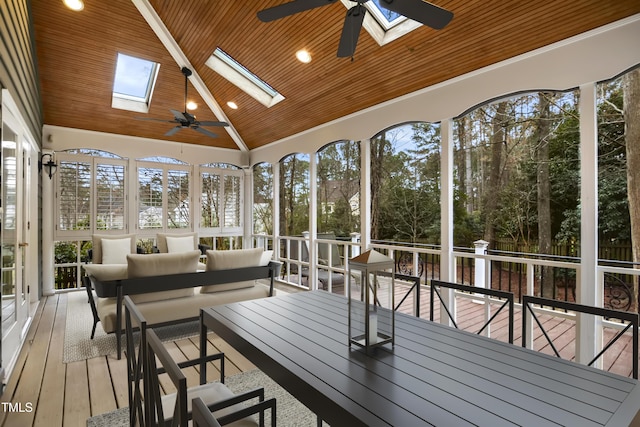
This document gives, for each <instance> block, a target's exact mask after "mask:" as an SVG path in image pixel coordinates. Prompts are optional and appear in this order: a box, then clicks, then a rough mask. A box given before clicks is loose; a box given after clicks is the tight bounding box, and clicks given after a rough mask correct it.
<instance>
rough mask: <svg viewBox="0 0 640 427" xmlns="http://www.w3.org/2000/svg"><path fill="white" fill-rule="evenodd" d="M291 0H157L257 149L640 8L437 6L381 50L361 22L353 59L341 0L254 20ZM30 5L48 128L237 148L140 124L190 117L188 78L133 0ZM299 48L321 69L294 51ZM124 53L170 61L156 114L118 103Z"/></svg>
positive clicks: (514, 1) (578, 3)
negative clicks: (218, 61)
mask: <svg viewBox="0 0 640 427" xmlns="http://www.w3.org/2000/svg"><path fill="white" fill-rule="evenodd" d="M286 1H287V0H216V1H214V0H192V1H188V2H184V1H174V0H151V2H150V3H151V5H152V6H153V8H154V9H155V11H156V12H157V14H158V15H159V17H160V18H161V19H162V21H163V22H164V24H165V25H166V27H167V29H168V30H169V32H170V33H171V35H172V36H173V38H174V39H175V40H176V42H177V43H178V45H179V46H180V48H181V49H182V51H183V52H184V53H185V54H186V57H187V58H188V60H189V62H190V63H191V64H192V66H193V68H194V70H195V71H196V72H197V73H198V74H199V75H200V76H201V78H202V79H203V81H204V83H205V84H206V86H207V87H208V89H209V91H210V92H211V93H212V94H213V96H214V98H215V99H216V100H217V102H218V103H219V104H220V106H221V107H222V109H223V110H224V112H225V114H226V115H227V117H228V119H229V121H230V122H231V123H232V125H233V127H234V128H235V129H236V130H237V132H238V133H239V135H240V137H241V138H242V139H243V140H244V142H245V144H246V145H247V146H248V147H249V148H250V149H253V148H256V147H259V146H262V145H265V144H268V143H270V142H273V141H277V140H279V139H281V138H284V137H286V136H289V135H293V134H295V133H298V132H301V131H304V130H306V129H309V128H313V127H315V126H318V125H320V124H322V123H325V122H328V121H330V120H334V119H337V118H339V117H342V116H345V115H348V114H350V113H353V112H355V111H358V110H361V109H364V108H367V107H370V106H372V105H375V104H378V103H380V102H383V101H387V100H389V99H392V98H395V97H398V96H401V95H404V94H406V93H409V92H412V91H415V90H418V89H421V88H424V87H427V86H430V85H433V84H436V83H439V82H442V81H444V80H447V79H450V78H453V77H456V76H459V75H461V74H464V73H467V72H470V71H473V70H476V69H478V68H481V67H484V66H487V65H490V64H493V63H496V62H499V61H502V60H504V59H507V58H510V57H513V56H516V55H519V54H522V53H525V52H527V51H530V50H533V49H536V48H539V47H541V46H544V45H547V44H550V43H554V42H557V41H559V40H562V39H565V38H567V37H571V36H573V35H576V34H579V33H582V32H585V31H588V30H591V29H593V28H596V27H599V26H602V25H605V24H607V23H610V22H613V21H616V20H619V19H622V18H624V17H627V16H630V15H633V14H635V13H640V2H639V1H638V0H608V1H603V0H571V1H566V0H528V1H520V0H501V1H498V0H493V1H487V0H434V1H433V3H435V4H437V5H438V6H440V7H443V8H445V9H447V10H450V11H452V12H453V13H454V18H453V20H452V21H451V23H450V24H449V25H448V26H447V27H445V28H444V29H442V30H440V31H436V30H433V29H430V28H428V27H424V26H423V27H420V28H418V29H416V30H415V31H413V32H411V33H409V34H407V35H405V36H403V37H401V38H399V39H397V40H395V41H393V42H391V43H389V44H387V45H385V46H379V45H378V44H377V43H376V42H375V41H374V40H373V38H372V37H371V36H370V35H369V33H367V32H366V31H365V30H364V29H363V30H362V31H361V33H360V40H359V42H358V46H357V49H356V53H355V57H354V58H353V61H352V60H351V59H349V58H337V57H336V51H337V46H338V40H339V38H340V32H341V29H342V24H343V21H344V15H345V13H346V8H345V7H344V6H343V5H342V4H341V3H340V2H337V3H334V4H330V5H327V6H324V7H321V8H317V9H313V10H311V11H307V12H303V13H299V14H297V15H295V16H291V17H287V18H284V19H280V20H278V21H274V22H271V23H262V22H260V21H259V20H258V19H257V17H256V13H257V12H258V11H259V10H262V9H265V8H268V7H272V6H275V5H278V4H281V3H284V2H286ZM32 8H33V21H34V28H35V40H36V49H37V55H38V66H39V74H40V82H41V87H42V97H43V106H44V122H45V124H48V125H56V126H64V127H71V128H79V129H88V130H93V131H99V132H108V133H115V134H123V135H132V136H140V137H146V138H155V139H162V140H172V141H178V142H183V143H189V144H201V145H207V146H216V147H225V148H233V149H237V145H236V143H235V142H234V141H233V140H232V139H231V137H230V136H229V135H228V134H227V132H225V131H223V130H222V129H216V130H215V131H216V132H217V133H218V134H219V135H220V137H219V138H217V139H213V138H209V137H207V136H204V135H201V134H199V133H198V132H195V131H192V130H189V129H183V130H181V131H180V132H178V133H177V134H176V135H174V136H172V137H166V136H164V133H165V132H166V131H167V130H169V129H170V128H171V127H172V126H173V125H172V124H169V123H166V124H165V123H159V122H151V121H140V120H136V117H141V116H145V117H154V118H166V119H167V120H169V119H171V118H172V116H171V113H170V112H169V109H170V108H173V109H178V110H180V111H182V110H183V91H184V77H183V75H182V74H181V72H180V68H179V67H178V65H177V64H176V62H175V61H174V60H173V59H172V57H171V55H170V54H169V53H168V52H167V50H166V49H165V47H164V46H163V44H162V43H161V42H160V40H159V39H158V37H157V36H156V35H155V33H154V32H153V30H152V29H151V28H150V27H149V25H148V23H147V22H146V21H145V19H144V18H143V17H142V16H141V14H140V13H139V11H138V9H137V8H136V7H135V6H134V5H133V3H132V2H131V1H129V0H109V1H92V0H85V8H84V10H83V11H82V12H72V11H70V10H68V9H67V8H66V7H65V6H64V5H63V4H62V0H46V1H34V2H32ZM216 47H220V48H222V49H223V50H224V51H226V52H227V53H229V54H230V55H231V56H233V57H234V58H235V59H237V60H238V61H239V62H240V63H242V64H243V65H244V66H245V67H247V68H248V69H249V70H251V71H252V72H254V73H255V74H257V75H258V76H260V77H261V78H263V79H264V80H265V81H267V82H268V83H269V84H270V85H271V86H273V87H274V88H275V89H276V90H278V91H279V92H280V93H281V94H283V95H284V96H285V98H286V99H285V100H284V101H282V102H280V103H279V104H277V105H275V106H273V107H271V108H266V107H264V106H263V105H262V104H260V103H258V102H257V101H255V100H254V99H253V98H251V97H249V96H248V95H246V94H244V93H243V92H242V91H241V90H240V89H238V88H237V87H236V86H234V85H232V84H231V83H229V82H227V81H226V80H225V79H224V78H222V77H220V76H219V75H218V74H217V73H215V72H213V71H212V70H210V69H209V68H208V67H207V66H206V65H205V61H206V60H207V58H209V56H210V55H211V54H212V53H213V51H214V49H215V48H216ZM301 48H306V49H308V50H309V51H310V52H311V55H312V56H313V60H312V61H311V63H309V64H302V63H300V62H298V61H297V60H296V59H295V56H294V54H295V52H296V51H297V50H299V49H301ZM118 52H120V53H124V54H128V55H133V56H138V57H141V58H145V59H149V60H152V61H155V62H158V63H160V64H161V65H160V72H159V75H158V79H157V82H156V88H155V91H154V93H153V98H152V101H151V108H150V111H149V113H148V114H141V113H134V112H130V111H125V110H118V109H113V108H111V91H112V86H113V76H114V72H115V60H116V56H117V53H118ZM594 60H597V55H595V57H594ZM189 95H190V96H189V98H190V99H193V100H195V101H196V102H197V103H198V104H199V106H200V107H199V109H198V110H197V112H196V115H197V118H198V120H217V118H216V117H215V116H214V114H213V113H212V112H211V111H208V109H207V107H206V105H205V103H204V102H203V100H202V99H201V98H200V96H199V95H198V94H197V92H196V90H195V88H194V87H193V86H192V85H191V84H190V85H189ZM227 101H234V102H236V103H237V104H238V105H239V108H238V109H237V110H232V109H230V108H229V107H227V105H226V103H227ZM327 142H329V141H327Z"/></svg>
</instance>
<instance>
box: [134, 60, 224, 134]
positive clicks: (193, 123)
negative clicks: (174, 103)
mask: <svg viewBox="0 0 640 427" xmlns="http://www.w3.org/2000/svg"><path fill="white" fill-rule="evenodd" d="M181 71H182V74H183V75H184V111H183V112H180V111H178V110H169V111H171V113H172V114H173V117H174V119H173V120H165V119H153V118H148V117H137V119H138V120H152V121H155V122H164V123H177V124H178V125H177V126H175V127H173V128H171V129H169V131H168V132H167V133H165V134H164V135H165V136H171V135H174V134H175V133H176V132H178V131H179V130H181V129H185V128H190V129H193V130H195V131H196V132H200V133H202V134H204V135H207V136H210V137H211V138H217V137H218V135H217V134H215V133H213V132H211V131H210V130H208V129H205V128H203V127H202V126H229V123H227V122H214V121H201V122H200V121H198V120H196V116H194V115H193V114H191V113H188V112H187V88H188V78H189V76H190V75H191V74H192V72H191V70H190V69H188V68H187V67H182V70H181Z"/></svg>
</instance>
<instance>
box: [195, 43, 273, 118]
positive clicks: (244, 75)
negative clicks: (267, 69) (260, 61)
mask: <svg viewBox="0 0 640 427" xmlns="http://www.w3.org/2000/svg"><path fill="white" fill-rule="evenodd" d="M206 64H207V66H208V67H209V68H211V69H212V70H213V71H215V72H216V73H218V74H220V75H221V76H222V77H224V78H225V79H227V80H229V81H230V82H231V83H233V84H234V85H236V86H237V87H238V88H240V89H241V90H242V91H244V92H245V93H246V94H248V95H249V96H251V97H253V98H254V99H255V100H256V101H258V102H260V103H261V104H262V105H264V106H265V107H267V108H268V107H271V106H273V105H275V104H277V103H278V102H280V101H282V100H283V99H284V96H282V95H281V94H279V93H278V91H277V90H275V89H274V88H272V87H271V86H270V85H269V84H267V83H266V82H265V81H264V80H262V79H261V78H259V77H258V76H256V75H255V74H253V73H252V72H251V71H249V70H248V69H247V68H246V67H245V66H243V65H242V64H240V63H239V62H238V61H236V60H235V59H233V58H232V57H231V56H230V55H229V54H228V53H226V52H225V51H223V50H222V49H220V48H219V47H218V48H216V50H215V51H214V52H213V55H211V56H210V57H209V59H208V60H207V62H206Z"/></svg>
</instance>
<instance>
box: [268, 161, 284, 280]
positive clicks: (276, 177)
mask: <svg viewBox="0 0 640 427" xmlns="http://www.w3.org/2000/svg"><path fill="white" fill-rule="evenodd" d="M271 173H272V176H273V200H272V201H271V210H272V215H271V216H272V217H273V224H271V228H272V229H273V253H274V255H275V259H279V257H280V163H275V164H273V165H271ZM283 269H284V266H283Z"/></svg>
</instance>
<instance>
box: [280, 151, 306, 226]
mask: <svg viewBox="0 0 640 427" xmlns="http://www.w3.org/2000/svg"><path fill="white" fill-rule="evenodd" d="M279 167H280V234H281V235H283V236H294V235H299V234H301V233H302V232H303V231H307V230H308V229H309V155H308V154H291V155H289V156H286V157H284V158H283V159H282V160H280V163H279Z"/></svg>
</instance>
